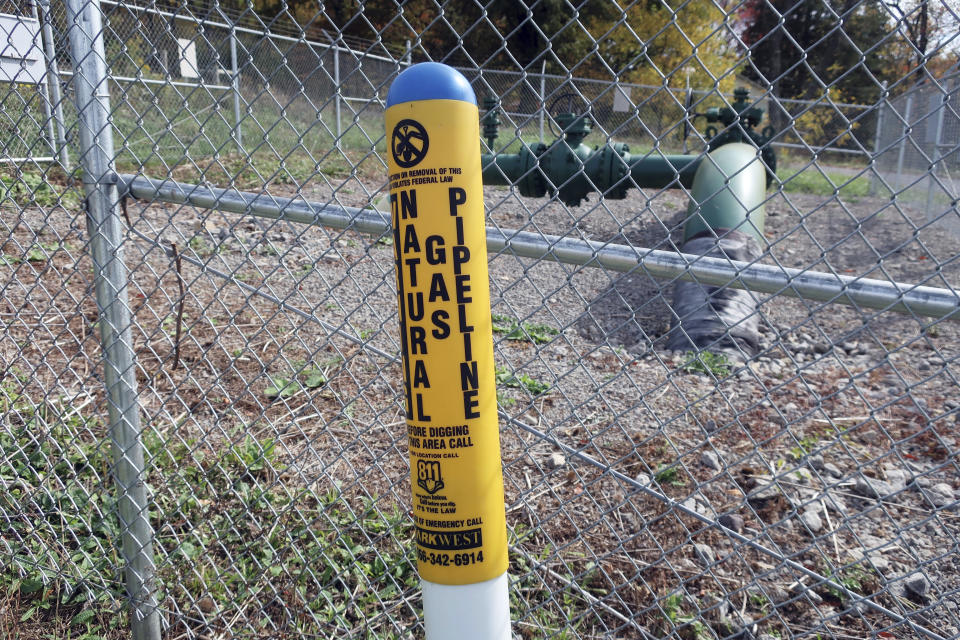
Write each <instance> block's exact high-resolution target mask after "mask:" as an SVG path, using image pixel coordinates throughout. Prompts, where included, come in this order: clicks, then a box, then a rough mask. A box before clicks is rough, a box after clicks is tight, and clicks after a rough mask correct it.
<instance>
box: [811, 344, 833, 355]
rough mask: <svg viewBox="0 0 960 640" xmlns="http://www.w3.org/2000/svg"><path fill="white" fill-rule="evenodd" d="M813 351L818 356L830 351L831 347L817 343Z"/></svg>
mask: <svg viewBox="0 0 960 640" xmlns="http://www.w3.org/2000/svg"><path fill="white" fill-rule="evenodd" d="M813 351H814V353H817V354H824V353H827V352H828V351H830V345H829V344H827V343H826V342H817V343H814V345H813Z"/></svg>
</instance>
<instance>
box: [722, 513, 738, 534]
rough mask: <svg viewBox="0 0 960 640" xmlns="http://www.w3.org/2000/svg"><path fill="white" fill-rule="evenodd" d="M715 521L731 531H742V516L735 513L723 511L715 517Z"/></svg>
mask: <svg viewBox="0 0 960 640" xmlns="http://www.w3.org/2000/svg"><path fill="white" fill-rule="evenodd" d="M717 522H719V523H720V524H721V525H723V526H725V527H726V528H727V529H730V530H731V531H736V532H737V533H740V532H742V531H743V518H741V517H740V516H739V515H738V514H736V513H725V514H723V515H722V516H720V517H719V518H718V519H717Z"/></svg>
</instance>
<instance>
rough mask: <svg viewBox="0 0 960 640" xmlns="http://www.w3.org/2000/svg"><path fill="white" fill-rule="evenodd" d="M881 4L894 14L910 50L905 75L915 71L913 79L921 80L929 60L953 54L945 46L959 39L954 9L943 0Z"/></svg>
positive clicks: (924, 76) (951, 57) (959, 27)
mask: <svg viewBox="0 0 960 640" xmlns="http://www.w3.org/2000/svg"><path fill="white" fill-rule="evenodd" d="M884 4H885V5H886V7H887V8H888V9H889V10H890V13H891V14H892V15H893V17H894V19H895V21H896V26H897V28H898V29H899V30H900V33H901V34H902V36H903V39H904V40H905V41H906V44H907V47H908V50H909V53H910V57H909V60H910V62H909V66H908V68H907V69H906V70H905V71H906V73H905V74H904V76H909V75H911V74H914V73H916V76H917V78H916V81H917V82H923V81H924V80H925V79H926V77H927V74H926V73H924V71H925V70H926V68H927V65H928V64H929V63H930V62H931V61H933V60H935V59H936V58H938V57H939V58H946V59H955V58H956V53H955V52H954V51H949V50H948V45H950V44H951V43H953V42H956V41H957V40H960V32H958V30H960V24H958V17H957V13H956V10H955V9H954V10H952V9H951V8H950V7H948V6H947V5H946V4H944V3H943V2H929V1H927V0H920V1H915V2H909V3H908V2H885V3H884Z"/></svg>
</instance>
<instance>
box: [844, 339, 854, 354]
mask: <svg viewBox="0 0 960 640" xmlns="http://www.w3.org/2000/svg"><path fill="white" fill-rule="evenodd" d="M840 348H841V349H843V350H844V351H846V352H847V353H853V352H855V351H856V350H857V343H856V342H853V341H852V340H848V341H846V342H841V343H840Z"/></svg>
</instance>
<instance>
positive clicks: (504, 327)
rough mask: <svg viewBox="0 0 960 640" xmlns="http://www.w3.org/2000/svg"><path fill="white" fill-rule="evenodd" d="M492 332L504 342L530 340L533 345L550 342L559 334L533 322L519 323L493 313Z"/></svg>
mask: <svg viewBox="0 0 960 640" xmlns="http://www.w3.org/2000/svg"><path fill="white" fill-rule="evenodd" d="M491 320H492V321H493V332H494V333H497V334H502V335H503V337H504V339H506V340H530V341H531V342H533V343H534V344H544V343H546V342H550V341H551V340H552V339H553V337H554V336H556V335H559V334H560V332H559V331H558V330H556V329H554V328H553V327H551V326H549V325H545V324H537V323H534V322H524V323H520V322H519V321H518V320H517V319H516V318H511V317H510V316H505V315H501V314H498V313H495V314H493V315H492V316H491Z"/></svg>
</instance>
